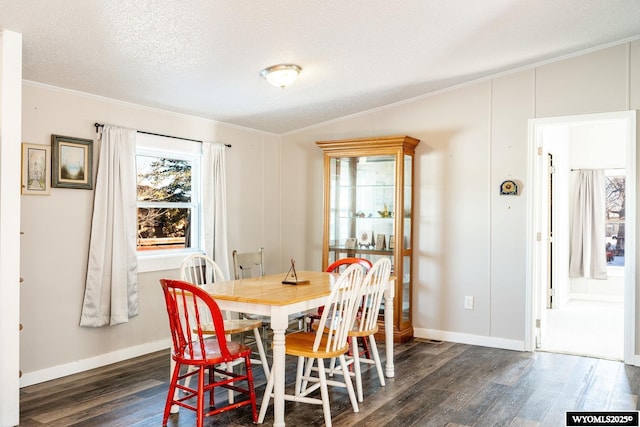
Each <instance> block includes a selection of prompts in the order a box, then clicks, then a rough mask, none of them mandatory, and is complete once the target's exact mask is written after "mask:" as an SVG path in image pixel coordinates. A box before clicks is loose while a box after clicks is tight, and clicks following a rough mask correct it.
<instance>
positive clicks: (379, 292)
mask: <svg viewBox="0 0 640 427" xmlns="http://www.w3.org/2000/svg"><path fill="white" fill-rule="evenodd" d="M390 277H391V260H390V259H389V258H387V257H385V258H380V259H379V260H378V261H376V262H375V263H374V264H373V267H371V269H370V270H369V271H368V272H367V275H366V276H365V278H364V281H363V285H362V289H363V297H362V303H361V304H360V308H359V309H358V313H357V315H356V320H355V322H354V325H353V328H352V329H351V330H350V331H349V340H350V341H351V346H352V348H355V349H357V348H358V347H357V342H358V339H363V340H364V339H368V340H369V346H368V347H369V353H370V355H371V356H370V358H367V357H361V355H360V352H359V351H357V350H356V351H353V352H352V354H350V355H347V356H346V359H347V364H353V375H354V376H355V379H356V391H357V393H358V402H362V401H363V392H362V370H361V365H360V364H361V363H365V364H372V365H375V368H376V371H377V373H378V379H379V380H380V385H381V386H385V381H384V374H383V371H382V364H381V363H380V354H379V353H378V346H377V345H376V336H375V335H376V333H378V318H379V316H380V306H381V305H382V299H383V297H384V290H385V288H386V284H387V282H388V281H389V278H390ZM334 372H337V373H341V371H340V370H337V369H336V370H334ZM350 374H351V373H350Z"/></svg>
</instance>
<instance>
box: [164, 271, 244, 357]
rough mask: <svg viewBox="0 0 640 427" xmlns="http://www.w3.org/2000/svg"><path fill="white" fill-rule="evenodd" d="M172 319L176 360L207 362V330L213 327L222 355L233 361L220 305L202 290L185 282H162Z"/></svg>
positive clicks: (170, 323)
mask: <svg viewBox="0 0 640 427" xmlns="http://www.w3.org/2000/svg"><path fill="white" fill-rule="evenodd" d="M160 284H161V285H162V290H163V292H164V298H165V302H166V305H167V314H168V316H169V328H170V329H171V339H172V340H173V353H174V356H175V357H178V358H181V359H182V358H184V359H188V360H189V362H190V363H192V362H194V361H195V362H198V361H200V362H204V361H205V359H206V358H205V341H204V339H205V337H206V336H210V335H207V334H204V333H203V326H206V328H205V329H209V330H210V328H211V325H204V324H205V323H213V327H214V328H215V329H214V330H215V333H216V339H217V340H218V345H219V347H220V353H221V355H222V357H223V358H224V359H228V358H230V357H231V356H230V352H229V349H228V348H227V341H226V338H225V335H224V321H223V318H222V313H221V312H220V308H219V307H218V304H216V302H215V301H214V300H213V298H211V296H209V294H207V293H206V292H205V291H204V290H203V289H201V288H200V287H198V286H196V285H193V284H191V283H187V282H183V281H181V280H172V279H160Z"/></svg>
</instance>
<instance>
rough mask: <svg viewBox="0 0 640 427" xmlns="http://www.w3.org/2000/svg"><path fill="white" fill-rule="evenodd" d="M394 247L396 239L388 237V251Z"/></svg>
mask: <svg viewBox="0 0 640 427" xmlns="http://www.w3.org/2000/svg"><path fill="white" fill-rule="evenodd" d="M395 247H396V238H395V237H394V236H393V234H390V235H389V249H393V248H395Z"/></svg>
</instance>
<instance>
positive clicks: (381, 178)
mask: <svg viewBox="0 0 640 427" xmlns="http://www.w3.org/2000/svg"><path fill="white" fill-rule="evenodd" d="M419 142H420V140H418V139H415V138H412V137H410V136H387V137H373V138H359V139H344V140H336V141H318V142H316V144H317V145H318V146H319V147H320V148H321V149H322V150H323V152H324V229H323V241H322V268H323V269H326V268H327V266H328V265H329V264H331V263H333V262H335V261H337V260H338V259H341V258H346V257H358V258H367V259H369V260H370V261H372V262H375V261H376V260H377V259H379V258H380V257H389V258H390V259H391V264H392V275H393V276H394V277H395V279H396V282H395V283H396V286H395V299H394V306H393V310H394V321H393V323H394V341H398V342H402V341H408V340H410V339H412V338H413V325H412V323H411V312H412V307H411V295H412V283H413V274H412V271H413V245H412V243H413V239H412V232H413V197H414V190H413V188H414V186H413V182H414V178H413V171H414V156H415V148H416V146H417V145H418V143H419ZM355 242H357V244H355ZM382 310H384V307H383V309H382ZM381 315H382V312H381ZM380 319H381V321H382V317H381V318H380ZM380 330H384V328H381V329H380Z"/></svg>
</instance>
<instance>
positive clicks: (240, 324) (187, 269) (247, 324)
mask: <svg viewBox="0 0 640 427" xmlns="http://www.w3.org/2000/svg"><path fill="white" fill-rule="evenodd" d="M180 276H181V279H182V280H183V281H185V282H189V283H192V284H195V285H198V286H202V285H205V284H211V283H214V284H215V283H216V282H221V281H226V279H225V277H224V275H223V273H222V270H221V269H220V267H219V266H218V264H216V263H215V261H214V260H213V259H211V258H210V257H208V256H206V255H202V254H193V255H189V256H188V257H187V258H185V259H184V260H183V261H182V265H181V266H180ZM223 314H224V333H225V335H226V336H227V338H229V337H230V336H231V335H236V334H243V333H245V332H253V336H254V338H255V343H256V348H257V350H258V354H259V356H260V358H259V359H251V361H252V362H253V363H254V364H259V365H262V369H263V371H264V375H265V378H269V373H270V369H269V362H268V359H267V355H266V352H265V350H264V345H263V342H262V337H261V336H260V328H262V322H261V321H260V320H255V319H238V318H232V316H231V314H230V313H229V312H227V311H225V312H223ZM204 323H205V324H203V325H202V330H203V333H205V334H209V335H215V330H214V329H213V324H212V323H211V324H210V325H209V323H208V320H205V321H204ZM208 326H211V327H210V328H209V327H208ZM238 363H242V360H241V359H239V360H238V361H237V362H235V364H238ZM227 369H229V370H230V371H231V370H233V366H229V367H227ZM187 381H188V378H187ZM185 385H186V386H188V383H186V384H185ZM229 400H230V401H231V402H232V401H233V392H232V391H231V390H230V391H229Z"/></svg>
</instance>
